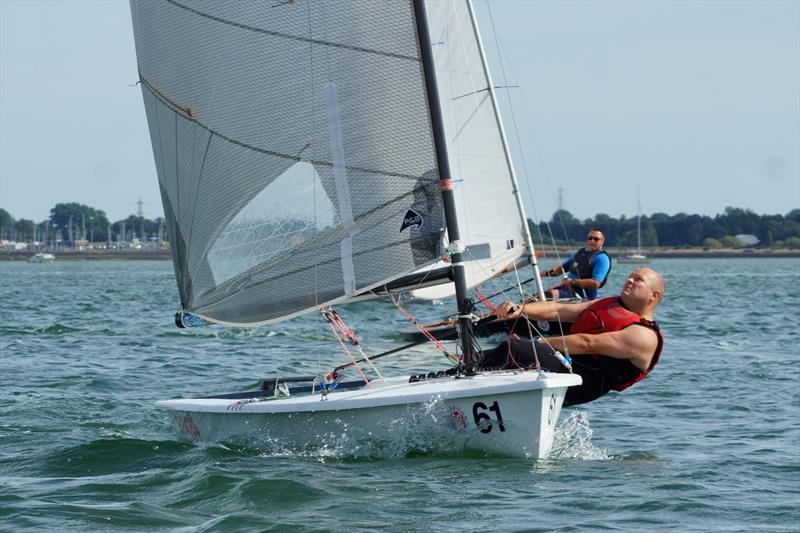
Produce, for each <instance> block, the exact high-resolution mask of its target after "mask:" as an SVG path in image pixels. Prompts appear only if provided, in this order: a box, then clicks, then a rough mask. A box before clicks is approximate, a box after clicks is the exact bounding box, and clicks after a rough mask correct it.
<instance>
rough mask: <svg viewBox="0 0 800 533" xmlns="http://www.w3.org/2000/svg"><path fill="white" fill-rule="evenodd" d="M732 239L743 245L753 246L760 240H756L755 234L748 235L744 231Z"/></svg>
mask: <svg viewBox="0 0 800 533" xmlns="http://www.w3.org/2000/svg"><path fill="white" fill-rule="evenodd" d="M734 239H736V240H737V241H739V242H740V243H742V244H744V245H745V246H755V245H757V244H758V243H759V242H760V241H759V240H758V237H756V236H755V235H748V234H746V233H740V234H739V235H737V236H735V237H734Z"/></svg>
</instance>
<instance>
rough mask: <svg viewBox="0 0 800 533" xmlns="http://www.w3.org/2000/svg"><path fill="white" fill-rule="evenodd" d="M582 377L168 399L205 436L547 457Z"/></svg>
mask: <svg viewBox="0 0 800 533" xmlns="http://www.w3.org/2000/svg"><path fill="white" fill-rule="evenodd" d="M580 383H581V378H580V376H577V375H573V374H556V373H545V372H542V373H540V372H535V371H528V372H483V373H479V374H477V375H475V376H471V377H465V378H454V377H450V376H447V377H443V378H435V379H429V380H424V381H420V382H415V383H409V380H408V377H398V378H389V379H386V380H376V381H373V382H371V384H372V387H371V388H366V387H364V388H360V389H357V390H349V391H341V392H331V393H330V394H328V395H327V398H326V399H323V396H322V395H321V394H319V393H317V394H314V395H303V396H291V397H280V398H272V397H270V398H268V399H264V398H259V399H257V400H254V399H246V400H237V399H230V398H204V399H180V400H166V401H161V402H158V403H157V406H158V407H160V408H163V409H167V410H169V411H171V413H172V416H173V419H174V420H175V422H176V424H177V426H178V428H179V430H180V431H181V432H182V433H184V434H185V435H187V436H189V437H191V438H193V439H196V440H203V441H214V442H219V441H222V442H231V441H244V442H248V443H251V442H252V443H260V444H267V445H273V446H277V447H278V448H279V449H281V450H309V449H320V448H325V447H329V446H331V445H334V446H335V445H337V444H339V443H341V442H343V441H346V442H347V443H348V445H349V446H351V447H363V446H370V445H374V444H375V443H381V442H397V439H398V437H399V436H400V437H402V435H404V434H406V433H413V434H415V435H416V438H417V440H418V441H419V442H421V443H423V444H422V447H423V448H431V447H435V446H430V445H432V444H433V445H435V444H438V445H440V447H439V449H441V450H451V451H460V450H462V449H469V450H479V451H484V452H487V453H492V454H501V455H507V456H514V457H525V458H532V459H541V458H543V457H546V456H547V454H548V453H549V451H550V448H551V447H552V444H553V436H554V433H555V426H556V422H557V421H558V417H559V414H560V412H561V406H562V404H563V401H564V395H565V394H566V390H567V387H570V386H573V385H579V384H580Z"/></svg>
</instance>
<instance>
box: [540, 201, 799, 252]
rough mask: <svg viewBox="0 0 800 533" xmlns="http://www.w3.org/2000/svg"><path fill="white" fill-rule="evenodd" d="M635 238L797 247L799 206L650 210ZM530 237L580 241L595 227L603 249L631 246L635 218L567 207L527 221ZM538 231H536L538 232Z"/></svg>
mask: <svg viewBox="0 0 800 533" xmlns="http://www.w3.org/2000/svg"><path fill="white" fill-rule="evenodd" d="M640 224H641V242H642V247H643V248H648V247H654V246H664V247H696V246H702V247H705V248H720V247H723V246H724V247H731V248H740V247H743V246H744V244H743V243H742V242H740V241H738V240H737V239H735V236H736V235H741V234H745V235H754V236H756V238H758V240H759V243H758V245H757V246H759V247H769V248H772V247H775V248H784V247H785V248H800V209H793V210H791V211H790V212H789V213H787V214H786V215H757V214H756V213H754V212H752V211H750V210H749V209H741V208H738V207H726V208H725V212H724V213H722V214H718V215H716V216H713V217H710V216H706V215H689V214H686V213H678V214H676V215H667V214H666V213H654V214H653V215H650V216H646V215H642V217H641V221H640ZM530 226H531V232H532V234H533V235H539V234H541V236H542V242H544V243H548V242H550V233H551V232H552V235H553V237H554V238H555V241H556V243H557V244H562V245H564V244H569V245H575V244H582V243H583V242H584V241H585V240H586V233H587V231H588V230H589V229H590V228H592V227H599V228H601V229H602V230H603V233H604V234H605V236H606V242H605V245H606V246H608V247H620V248H634V247H636V239H637V237H636V234H637V220H636V217H632V218H626V217H625V216H624V215H623V216H621V217H620V218H613V217H611V216H609V215H606V214H603V213H601V214H598V215H596V216H595V217H594V218H587V219H585V220H578V219H577V218H575V217H574V216H572V214H571V213H569V211H566V210H560V211H556V212H555V213H554V214H553V218H552V219H551V220H550V221H549V222H541V223H539V224H538V226H537V225H535V224H533V223H530ZM540 232H541V233H540Z"/></svg>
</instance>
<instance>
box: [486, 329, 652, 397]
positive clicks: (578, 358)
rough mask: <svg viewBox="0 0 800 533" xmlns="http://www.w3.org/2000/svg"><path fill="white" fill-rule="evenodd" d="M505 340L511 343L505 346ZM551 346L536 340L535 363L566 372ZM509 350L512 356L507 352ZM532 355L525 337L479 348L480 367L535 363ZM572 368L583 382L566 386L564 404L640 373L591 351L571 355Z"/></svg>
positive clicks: (596, 394) (625, 363)
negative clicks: (492, 346)
mask: <svg viewBox="0 0 800 533" xmlns="http://www.w3.org/2000/svg"><path fill="white" fill-rule="evenodd" d="M509 343H510V344H511V345H510V346H509ZM554 351H555V350H553V348H551V347H550V346H549V345H547V344H543V343H537V344H536V355H537V356H538V359H539V364H540V365H541V367H542V368H543V369H545V370H549V371H551V372H562V373H565V372H569V370H567V368H566V367H565V366H564V365H562V364H561V362H560V361H559V360H558V359H557V358H556V356H555V355H553V352H554ZM511 354H513V358H512V356H511ZM535 366H536V358H535V357H534V354H533V347H532V346H531V341H530V340H529V339H523V340H517V339H509V340H508V341H504V342H503V343H501V344H500V345H499V346H498V347H497V348H495V349H494V350H487V351H484V352H483V361H482V362H481V368H486V369H488V368H500V369H511V368H519V367H535ZM572 371H573V372H574V373H575V374H578V375H579V376H580V377H581V378H582V379H583V385H581V386H579V387H570V388H568V389H567V395H566V397H565V398H564V405H577V404H581V403H587V402H591V401H592V400H596V399H597V398H599V397H601V396H603V395H604V394H606V393H607V392H608V391H610V390H612V389H614V388H616V387H618V386H620V385H621V384H623V383H628V382H630V381H631V380H633V379H636V377H637V376H638V375H639V374H640V373H641V370H639V369H638V368H636V367H635V366H634V365H633V364H632V363H631V362H630V361H628V360H627V359H615V358H613V357H604V356H601V357H596V356H594V355H573V356H572Z"/></svg>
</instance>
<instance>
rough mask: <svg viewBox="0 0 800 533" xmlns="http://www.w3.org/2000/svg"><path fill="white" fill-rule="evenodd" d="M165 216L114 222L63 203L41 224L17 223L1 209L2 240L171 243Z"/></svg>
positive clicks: (132, 217) (96, 211)
mask: <svg viewBox="0 0 800 533" xmlns="http://www.w3.org/2000/svg"><path fill="white" fill-rule="evenodd" d="M165 228H166V225H165V223H164V219H163V218H162V217H158V218H156V219H155V220H149V219H147V218H145V217H142V216H137V215H130V216H129V217H128V218H126V219H124V220H118V221H116V222H113V223H112V222H110V221H109V220H108V217H107V216H106V213H105V212H104V211H102V210H100V209H95V208H94V207H90V206H87V205H83V204H79V203H74V202H73V203H60V204H56V205H55V207H53V208H52V209H51V210H50V216H49V217H48V218H47V219H46V220H43V221H41V222H34V221H33V220H28V219H25V218H21V219H19V220H15V219H14V217H13V216H11V214H10V213H9V212H8V211H6V210H5V209H2V208H0V240H13V241H17V242H41V243H46V244H54V243H61V244H63V245H66V246H70V245H72V244H73V243H75V242H78V241H83V242H90V243H115V242H120V241H121V242H126V243H129V242H131V241H133V240H134V239H139V240H140V241H147V240H168V239H167V237H166V229H165Z"/></svg>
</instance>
